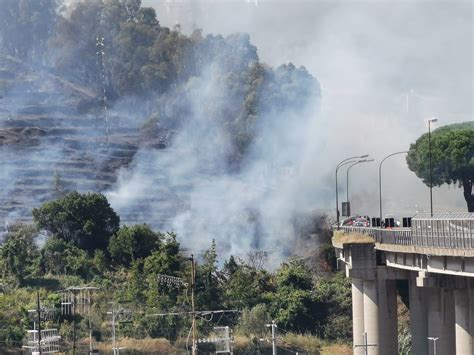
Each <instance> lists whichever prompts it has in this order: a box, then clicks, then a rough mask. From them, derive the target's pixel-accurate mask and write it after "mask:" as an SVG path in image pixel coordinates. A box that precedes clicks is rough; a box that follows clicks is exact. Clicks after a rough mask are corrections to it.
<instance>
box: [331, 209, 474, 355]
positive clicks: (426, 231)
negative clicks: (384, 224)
mask: <svg viewBox="0 0 474 355" xmlns="http://www.w3.org/2000/svg"><path fill="white" fill-rule="evenodd" d="M333 246H334V247H335V249H336V255H337V257H338V261H339V265H341V266H343V267H344V269H345V271H346V275H347V276H348V277H351V278H352V302H353V341H354V344H355V345H362V344H363V342H364V333H367V341H368V343H369V344H375V345H376V346H372V347H369V348H368V349H367V351H368V352H367V353H368V354H398V327H397V293H398V291H400V288H401V287H404V288H405V289H406V288H408V291H409V301H408V307H409V309H410V326H411V335H412V354H416V355H418V354H421V355H423V354H434V348H433V343H432V342H431V344H430V343H429V341H428V339H427V338H428V337H437V338H439V339H438V340H437V344H436V346H437V352H436V354H437V355H452V354H460V355H471V354H474V347H473V335H474V213H456V214H442V215H441V214H437V215H434V216H433V218H431V217H430V216H427V215H417V216H415V217H414V218H413V219H412V225H411V228H395V229H381V228H364V227H341V228H340V229H339V230H337V231H335V233H334V237H333ZM400 285H404V286H400ZM397 288H398V289H397ZM354 353H355V354H364V353H365V350H364V348H362V347H357V348H356V349H355V351H354Z"/></svg>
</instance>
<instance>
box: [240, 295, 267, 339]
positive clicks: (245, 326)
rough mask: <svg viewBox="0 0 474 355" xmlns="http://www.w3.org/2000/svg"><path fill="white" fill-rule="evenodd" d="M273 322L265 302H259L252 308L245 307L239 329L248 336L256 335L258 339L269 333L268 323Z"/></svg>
mask: <svg viewBox="0 0 474 355" xmlns="http://www.w3.org/2000/svg"><path fill="white" fill-rule="evenodd" d="M270 322H271V318H270V314H269V313H268V309H267V306H266V305H265V304H262V303H260V304H257V305H256V306H254V307H253V308H252V309H248V308H246V309H244V310H243V312H242V316H241V318H240V321H239V330H240V331H242V333H243V334H245V335H247V336H249V337H250V336H254V337H256V338H257V339H260V338H263V337H264V336H265V335H267V334H268V328H267V326H266V325H267V324H268V323H270Z"/></svg>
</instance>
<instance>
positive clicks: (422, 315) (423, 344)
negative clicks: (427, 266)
mask: <svg viewBox="0 0 474 355" xmlns="http://www.w3.org/2000/svg"><path fill="white" fill-rule="evenodd" d="M409 282H410V285H409V295H410V331H411V339H412V353H413V354H419V355H427V354H428V339H427V338H428V312H427V310H428V309H427V306H428V304H427V303H428V297H427V296H428V295H427V294H426V290H425V289H424V288H423V287H417V286H416V280H415V279H411V280H409Z"/></svg>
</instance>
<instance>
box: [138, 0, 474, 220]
mask: <svg viewBox="0 0 474 355" xmlns="http://www.w3.org/2000/svg"><path fill="white" fill-rule="evenodd" d="M143 3H144V5H151V6H154V7H155V8H156V9H157V13H158V14H159V16H160V18H161V21H162V22H163V23H164V24H167V25H173V24H175V23H180V24H181V26H182V28H183V30H184V31H190V30H192V29H193V28H194V27H202V28H203V30H204V32H220V33H224V34H226V33H231V32H234V31H237V30H242V29H245V31H246V32H248V33H249V34H250V35H251V39H252V41H253V42H254V43H255V45H256V46H257V47H258V49H259V55H260V57H261V59H262V61H264V62H268V63H269V64H276V63H281V62H287V61H292V62H293V63H295V64H297V65H299V64H304V65H305V66H306V68H308V70H309V71H310V73H311V74H313V75H315V76H316V77H317V78H318V80H319V81H320V83H321V87H322V104H321V111H322V114H321V117H320V119H319V122H318V124H317V127H316V128H315V130H314V131H313V132H312V133H313V138H314V140H316V141H318V144H319V145H318V147H319V150H318V153H317V155H315V156H314V157H313V160H312V161H311V163H310V166H308V167H307V169H308V174H309V175H310V176H312V180H311V182H310V184H315V185H318V190H320V193H318V194H317V198H315V200H314V201H313V203H314V206H315V207H319V208H323V209H327V210H328V211H332V210H333V209H334V208H333V207H332V206H333V205H334V167H335V165H336V164H337V162H338V161H340V160H342V159H344V158H345V157H347V156H350V155H352V154H353V153H354V154H365V153H368V154H371V156H372V157H373V158H375V159H376V162H374V163H370V165H365V166H362V165H360V166H356V167H354V168H353V169H352V170H351V176H350V187H349V189H350V200H351V202H352V204H353V209H354V210H355V211H357V212H360V213H368V214H378V184H377V182H378V180H377V176H378V161H380V159H381V158H383V157H384V156H385V155H387V154H390V153H392V152H395V151H401V150H407V149H408V148H409V144H410V143H412V142H414V140H416V138H417V137H419V136H420V135H421V134H422V133H424V132H426V131H427V124H426V120H427V118H430V117H433V116H436V117H439V122H438V125H445V124H450V123H455V122H463V121H469V120H472V99H473V86H472V83H473V70H472V63H473V47H472V43H473V40H472V39H473V38H472V35H473V27H472V17H473V7H472V2H471V1H464V0H460V1H453V2H452V1H441V0H439V1H438V0H432V1H411V2H397V3H393V2H390V1H378V2H375V1H349V0H344V1H273V0H267V1H258V2H253V1H232V2H219V1H181V2H164V1H160V0H144V2H143ZM435 127H436V126H435ZM383 171H384V174H383V177H384V180H383V181H384V210H385V211H386V213H393V214H398V215H401V214H407V215H409V214H412V213H414V212H416V211H423V210H427V209H428V208H429V194H428V188H427V187H426V186H425V185H423V184H422V183H421V181H420V180H419V179H418V178H417V177H416V176H415V175H414V173H412V172H411V171H409V170H408V168H407V166H406V162H405V160H404V158H403V156H398V157H394V158H391V159H390V160H388V161H387V162H386V163H384V170H383ZM340 181H341V186H340V192H341V194H342V198H341V200H345V199H346V198H345V169H341V172H340ZM434 203H435V210H438V211H449V210H459V211H465V210H466V207H465V202H464V200H463V198H462V193H461V190H460V189H458V188H457V187H455V186H451V187H448V186H444V187H441V188H434Z"/></svg>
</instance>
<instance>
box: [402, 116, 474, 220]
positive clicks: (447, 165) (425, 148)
mask: <svg viewBox="0 0 474 355" xmlns="http://www.w3.org/2000/svg"><path fill="white" fill-rule="evenodd" d="M431 152H432V154H431V156H432V172H433V173H432V175H433V181H432V184H433V186H441V185H443V184H456V183H457V184H459V186H462V187H463V191H464V199H465V200H466V203H467V209H468V211H469V212H474V195H473V193H472V183H473V180H474V122H465V123H460V124H452V125H448V126H444V127H440V128H438V129H436V130H434V131H433V132H432V134H431ZM407 163H408V167H409V168H410V170H412V171H413V172H414V173H415V174H416V176H418V177H419V178H421V179H422V180H423V182H424V183H425V184H426V185H428V186H429V184H430V170H429V140H428V134H423V135H422V136H421V137H420V138H418V140H417V141H416V142H415V143H414V144H412V145H411V146H410V152H409V153H408V156H407Z"/></svg>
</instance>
